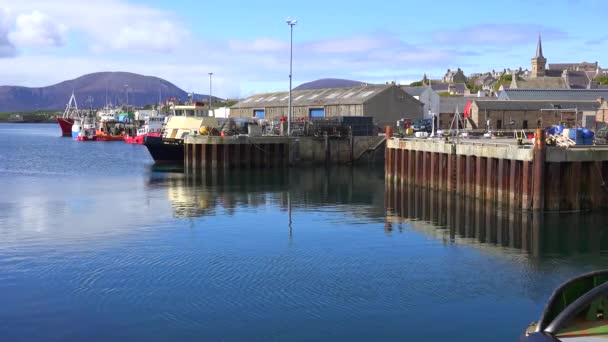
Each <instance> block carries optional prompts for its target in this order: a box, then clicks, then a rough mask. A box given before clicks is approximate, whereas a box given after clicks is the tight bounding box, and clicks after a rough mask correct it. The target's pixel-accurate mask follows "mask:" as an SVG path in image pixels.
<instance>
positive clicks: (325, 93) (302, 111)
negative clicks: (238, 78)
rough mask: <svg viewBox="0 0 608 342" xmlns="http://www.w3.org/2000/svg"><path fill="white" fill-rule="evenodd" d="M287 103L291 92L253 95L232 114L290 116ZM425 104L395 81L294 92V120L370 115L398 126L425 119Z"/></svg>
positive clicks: (243, 101)
mask: <svg viewBox="0 0 608 342" xmlns="http://www.w3.org/2000/svg"><path fill="white" fill-rule="evenodd" d="M288 105H289V93H288V92H281V93H269V94H258V95H253V96H251V97H249V98H246V99H244V100H242V101H240V102H238V103H237V104H235V105H233V106H232V107H231V108H230V117H232V118H252V117H256V118H265V119H268V120H278V119H279V118H280V117H281V116H287V113H288ZM423 106H424V104H423V103H422V102H420V101H418V100H416V99H415V98H414V97H412V96H411V95H409V94H408V93H406V92H405V91H404V90H403V89H401V87H400V86H398V85H395V84H386V85H364V86H358V87H352V88H332V89H316V90H298V91H293V92H292V107H293V109H292V113H293V115H292V119H293V120H301V119H303V118H312V119H314V118H329V117H337V116H371V117H373V118H374V123H375V124H377V125H379V126H386V125H390V126H395V125H396V122H397V120H399V119H402V118H407V119H413V120H417V119H422V117H423Z"/></svg>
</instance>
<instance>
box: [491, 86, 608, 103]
mask: <svg viewBox="0 0 608 342" xmlns="http://www.w3.org/2000/svg"><path fill="white" fill-rule="evenodd" d="M600 97H603V98H605V99H608V89H505V90H503V91H501V92H500V95H499V96H498V99H499V100H519V101H522V100H524V101H530V100H536V101H538V100H564V101H593V100H597V99H599V98H600Z"/></svg>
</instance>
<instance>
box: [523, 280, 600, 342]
mask: <svg viewBox="0 0 608 342" xmlns="http://www.w3.org/2000/svg"><path fill="white" fill-rule="evenodd" d="M600 340H601V341H608V270H602V271H596V272H591V273H587V274H584V275H581V276H578V277H575V278H572V279H570V280H568V281H567V282H565V283H563V284H562V285H560V286H559V287H558V288H557V289H556V290H555V291H554V292H553V294H552V295H551V297H549V300H548V302H547V305H546V306H545V309H544V310H543V312H542V314H541V316H540V319H539V320H538V322H534V323H532V324H530V326H528V328H527V329H526V331H525V332H524V335H523V336H522V338H521V341H522V342H556V341H571V342H578V341H600Z"/></svg>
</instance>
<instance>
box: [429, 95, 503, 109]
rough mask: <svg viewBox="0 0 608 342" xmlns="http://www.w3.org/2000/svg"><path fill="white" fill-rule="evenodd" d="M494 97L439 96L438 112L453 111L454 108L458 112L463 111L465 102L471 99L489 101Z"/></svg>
mask: <svg viewBox="0 0 608 342" xmlns="http://www.w3.org/2000/svg"><path fill="white" fill-rule="evenodd" d="M495 99H496V98H495V97H474V96H441V98H440V99H439V112H440V113H454V112H456V109H458V112H460V113H464V107H465V106H466V105H467V103H469V102H472V101H491V100H495Z"/></svg>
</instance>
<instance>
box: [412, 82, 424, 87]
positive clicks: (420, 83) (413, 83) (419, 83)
mask: <svg viewBox="0 0 608 342" xmlns="http://www.w3.org/2000/svg"><path fill="white" fill-rule="evenodd" d="M422 85H423V83H422V81H416V82H412V83H410V87H420V86H422Z"/></svg>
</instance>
